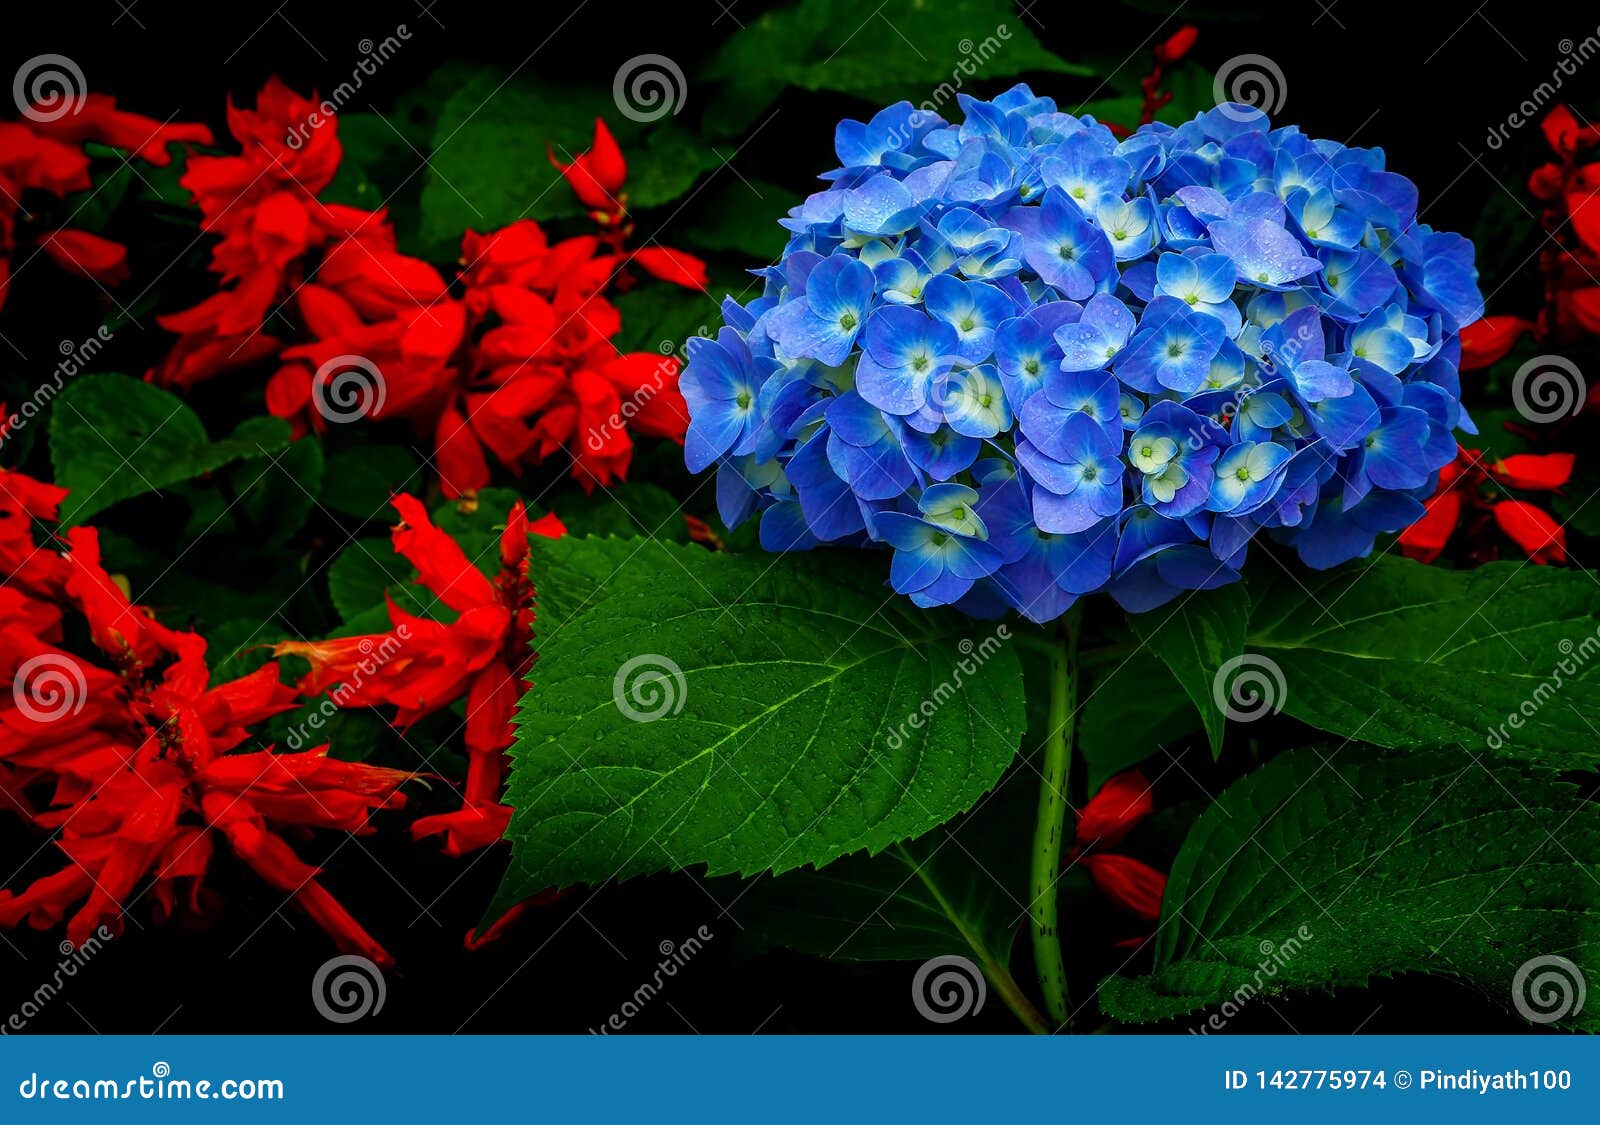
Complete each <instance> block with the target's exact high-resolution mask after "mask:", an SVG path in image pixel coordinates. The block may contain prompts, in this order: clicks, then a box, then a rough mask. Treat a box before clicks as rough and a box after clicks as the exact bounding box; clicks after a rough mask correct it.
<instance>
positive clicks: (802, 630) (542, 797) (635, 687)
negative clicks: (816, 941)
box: [499, 539, 1024, 905]
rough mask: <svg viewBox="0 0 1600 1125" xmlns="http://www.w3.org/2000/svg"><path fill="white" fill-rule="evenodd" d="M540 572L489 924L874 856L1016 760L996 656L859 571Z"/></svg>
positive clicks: (691, 566)
mask: <svg viewBox="0 0 1600 1125" xmlns="http://www.w3.org/2000/svg"><path fill="white" fill-rule="evenodd" d="M532 573H533V576H534V581H535V582H536V583H537V585H538V587H539V590H540V604H539V623H538V625H537V631H538V636H537V637H536V640H535V644H536V646H537V647H538V649H539V659H538V661H537V662H536V663H535V665H534V669H533V673H532V676H531V680H532V686H531V687H530V689H529V690H528V691H527V692H526V693H525V694H524V696H523V699H522V703H521V707H520V711H519V715H518V721H517V722H518V738H517V742H516V745H515V746H514V747H513V749H512V752H511V753H512V760H513V763H514V766H513V771H512V776H511V781H510V785H509V787H508V791H507V802H508V803H509V804H511V805H512V806H513V807H514V808H515V809H516V810H517V812H516V815H515V816H514V817H513V819H512V822H511V827H510V830H509V831H508V833H507V836H508V838H509V839H510V840H511V842H512V846H513V857H514V859H513V864H512V868H511V871H510V872H509V873H508V875H507V882H506V884H505V885H504V886H502V888H501V892H500V899H499V902H500V904H501V905H508V904H509V903H511V902H514V901H516V900H517V899H518V898H521V897H523V896H525V895H527V894H530V893H532V892H534V891H537V890H539V889H542V888H544V887H549V886H566V885H568V884H571V883H578V882H590V883H599V882H603V881H605V880H607V879H610V878H626V877H629V876H632V875H638V874H643V873H646V872H652V871H661V870H668V869H679V868H687V867H702V868H704V869H706V870H708V871H709V872H710V873H712V874H723V873H742V874H751V873H755V872H759V871H774V872H782V871H787V870H790V869H793V868H797V867H801V866H803V865H805V864H817V865H820V864H824V863H828V862H830V861H832V860H834V859H837V858H839V857H840V856H844V855H847V854H849V853H851V852H856V851H862V850H865V851H868V852H870V853H876V852H880V851H882V850H883V849H884V848H887V847H889V846H890V845H892V844H895V843H897V842H899V841H902V840H906V839H910V838H913V837H915V836H918V835H921V834H922V833H924V832H926V831H928V830H929V829H931V828H933V827H934V826H936V825H938V824H940V823H942V822H944V821H946V820H948V819H950V817H952V816H954V815H955V814H956V813H958V812H961V811H962V810H964V809H966V808H968V807H970V806H971V805H972V804H973V802H975V801H976V800H977V799H978V798H979V797H980V796H982V794H983V793H985V792H986V791H987V790H988V789H990V788H991V787H992V786H993V785H994V783H995V781H996V780H997V779H998V778H999V776H1000V774H1001V771H1002V770H1004V768H1005V766H1006V764H1007V763H1008V762H1010V761H1011V759H1012V757H1013V756H1014V755H1015V753H1016V751H1017V746H1018V742H1019V739H1020V738H1021V734H1022V730H1023V723H1024V719H1023V705H1022V689H1021V668H1020V665H1019V663H1018V660H1017V657H1016V654H1015V653H1014V652H1012V651H1011V648H1010V646H1009V645H1007V644H1005V643H1003V642H1000V641H991V640H989V638H990V637H991V636H993V635H994V634H993V633H992V629H991V627H987V626H983V625H979V624H976V623H974V622H973V621H971V620H970V619H967V618H964V617H961V616H959V615H956V614H952V613H927V612H924V611H922V610H919V609H916V608H915V607H914V606H912V605H911V603H910V602H908V601H906V600H904V599H900V598H896V597H894V596H893V595H892V594H890V592H889V591H887V590H886V589H885V588H884V587H883V585H882V583H881V579H880V578H879V577H878V576H877V574H878V572H877V571H876V569H875V568H867V567H862V566H861V565H860V557H859V555H855V554H850V553H837V554H835V553H832V552H817V553H814V554H809V555H786V556H778V557H774V556H771V555H726V554H715V553H711V552H707V551H704V550H701V549H699V548H696V547H684V546H678V545H673V544H663V543H658V542H655V541H651V540H618V539H563V540H556V541H552V542H543V543H540V542H535V544H534V556H533V560H532ZM619 701H620V703H619ZM925 703H926V704H927V706H926V707H925V706H924V704H925ZM624 708H626V709H628V710H629V711H630V712H632V713H633V714H635V715H647V716H658V717H656V718H655V719H654V721H631V720H630V719H629V717H628V715H626V714H624V713H623V711H624ZM924 712H928V713H927V714H926V715H925V716H924V714H923V713H924ZM913 714H917V715H918V716H919V718H918V719H917V720H916V721H915V722H914V721H913V720H912V716H913Z"/></svg>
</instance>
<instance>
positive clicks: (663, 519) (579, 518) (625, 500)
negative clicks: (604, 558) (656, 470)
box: [550, 481, 689, 543]
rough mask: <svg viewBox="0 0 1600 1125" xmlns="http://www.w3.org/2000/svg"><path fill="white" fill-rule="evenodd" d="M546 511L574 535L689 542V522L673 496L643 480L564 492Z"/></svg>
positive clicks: (556, 497)
mask: <svg viewBox="0 0 1600 1125" xmlns="http://www.w3.org/2000/svg"><path fill="white" fill-rule="evenodd" d="M550 510H551V511H553V512H554V513H555V514H556V515H557V516H559V517H560V518H561V522H562V523H563V524H565V525H566V528H567V531H568V532H569V533H570V534H572V535H577V536H580V537H581V536H587V535H593V536H607V535H615V536H618V537H620V538H624V539H630V538H633V537H636V536H644V537H648V538H651V539H664V540H669V541H671V542H674V543H687V542H689V525H688V524H687V523H685V522H684V518H683V508H682V506H681V505H680V504H679V503H678V501H677V498H676V497H674V496H673V495H672V494H671V493H670V492H668V491H666V489H664V488H660V487H658V486H657V485H653V484H650V483H648V482H647V481H628V482H625V483H622V484H616V485H613V486H612V487H610V488H599V489H596V490H595V491H594V492H591V493H589V494H587V495H585V494H584V493H582V492H579V491H576V490H574V491H572V492H566V493H563V494H561V495H559V496H555V497H552V498H551V499H550Z"/></svg>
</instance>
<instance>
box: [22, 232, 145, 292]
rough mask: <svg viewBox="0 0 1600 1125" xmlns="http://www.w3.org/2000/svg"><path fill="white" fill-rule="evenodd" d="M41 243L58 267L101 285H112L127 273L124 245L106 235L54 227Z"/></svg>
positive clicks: (126, 251)
mask: <svg viewBox="0 0 1600 1125" xmlns="http://www.w3.org/2000/svg"><path fill="white" fill-rule="evenodd" d="M41 245H42V246H43V248H44V251H45V253H47V254H49V255H50V256H51V257H52V258H54V259H55V260H56V264H57V265H59V266H60V267H61V268H62V269H64V270H67V271H69V272H71V273H75V274H78V275H79V276H80V277H87V278H89V279H90V280H92V281H98V282H100V283H101V284H102V285H116V284H117V283H118V282H121V281H124V280H125V279H126V278H127V276H128V248H127V247H126V246H123V245H122V244H121V243H119V242H112V241H111V240H110V239H109V238H101V237H100V236H99V235H97V234H90V233H89V232H88V231H83V230H58V231H55V232H54V233H52V234H47V235H45V237H44V242H43V243H41Z"/></svg>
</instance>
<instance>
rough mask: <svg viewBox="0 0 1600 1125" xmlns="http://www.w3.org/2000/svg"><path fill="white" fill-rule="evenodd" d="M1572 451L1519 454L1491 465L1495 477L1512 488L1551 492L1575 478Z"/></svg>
mask: <svg viewBox="0 0 1600 1125" xmlns="http://www.w3.org/2000/svg"><path fill="white" fill-rule="evenodd" d="M1576 460H1577V457H1576V455H1574V454H1571V453H1517V454H1513V455H1512V456H1510V457H1507V458H1506V459H1505V460H1503V461H1501V462H1499V463H1498V464H1496V465H1492V466H1491V467H1490V470H1489V471H1490V472H1491V473H1493V474H1494V476H1495V479H1497V480H1499V481H1501V482H1502V483H1504V484H1508V485H1510V486H1511V487H1512V488H1526V489H1531V490H1533V491H1536V492H1550V491H1552V490H1554V489H1557V488H1560V487H1561V486H1562V485H1564V484H1566V483H1567V481H1569V480H1570V479H1572V464H1573V462H1574V461H1576Z"/></svg>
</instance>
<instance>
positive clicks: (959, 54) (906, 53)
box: [703, 0, 1091, 136]
mask: <svg viewBox="0 0 1600 1125" xmlns="http://www.w3.org/2000/svg"><path fill="white" fill-rule="evenodd" d="M1028 71H1038V72H1044V73H1052V74H1078V75H1086V74H1089V73H1091V71H1090V70H1089V68H1087V67H1083V66H1078V65H1076V64H1073V63H1069V62H1067V61H1066V60H1065V59H1062V58H1061V57H1060V56H1058V55H1054V54H1052V53H1051V52H1049V51H1047V50H1045V48H1044V46H1043V45H1042V44H1040V42H1039V40H1038V39H1037V38H1036V37H1035V36H1034V34H1033V32H1032V31H1030V30H1029V29H1028V28H1027V26H1026V25H1025V24H1024V23H1023V22H1022V20H1021V19H1020V18H1019V17H1018V16H1017V13H1016V9H1015V7H1014V6H1013V5H1012V4H1010V3H1008V2H1005V0H940V2H939V3H931V2H929V0H889V2H888V3H886V4H880V5H877V6H876V7H867V6H862V5H860V4H855V3H851V2H850V0H801V2H800V3H799V4H796V5H793V6H792V7H788V8H780V9H779V10H777V11H772V12H764V13H762V14H761V15H760V16H759V17H757V18H756V19H754V20H752V21H750V22H749V23H748V25H747V26H745V27H743V28H741V29H740V30H739V31H737V32H735V33H734V34H733V36H731V37H730V38H729V39H728V41H727V42H726V43H724V44H723V45H722V46H721V47H720V48H719V49H718V50H717V53H716V54H715V55H713V56H712V58H711V60H710V62H709V63H708V64H707V66H706V68H705V77H706V78H709V79H712V80H713V81H716V82H718V83H720V84H721V92H720V94H719V96H718V97H717V98H716V100H715V101H714V102H713V104H712V106H711V107H710V108H709V109H708V110H706V112H705V118H704V126H703V127H704V129H705V131H706V132H707V133H708V134H711V135H713V136H729V135H732V134H735V133H740V132H743V131H744V130H745V128H747V127H748V126H749V125H751V124H752V123H754V122H755V121H757V120H758V119H759V118H762V117H763V116H764V115H765V114H766V111H767V109H768V107H769V106H770V105H771V104H772V102H773V100H774V99H776V98H777V96H778V95H779V94H781V93H782V92H783V90H784V88H785V87H788V86H794V87H798V88H799V89H802V90H833V91H838V92H841V93H846V94H854V95H856V96H858V97H861V98H864V99H865V100H867V101H870V102H875V103H878V104H880V105H888V104H889V103H891V102H894V101H898V100H900V99H902V98H908V99H910V100H911V101H912V102H915V103H917V104H919V105H921V104H923V103H924V102H931V103H933V104H932V106H931V108H933V109H935V110H940V109H945V110H948V108H949V107H950V106H953V105H954V104H955V100H956V92H957V90H959V89H963V88H965V87H966V86H967V85H969V84H971V83H973V82H976V81H985V82H989V81H992V80H996V79H1001V78H1008V77H1012V76H1014V75H1018V74H1022V73H1024V72H1028ZM946 115H947V116H948V113H947V114H946Z"/></svg>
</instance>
